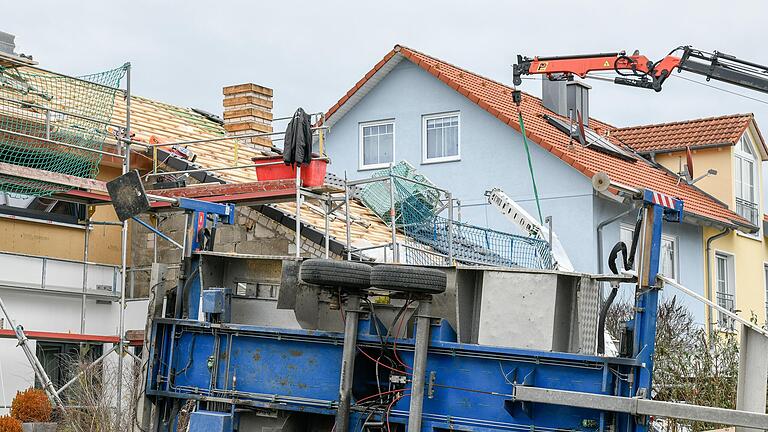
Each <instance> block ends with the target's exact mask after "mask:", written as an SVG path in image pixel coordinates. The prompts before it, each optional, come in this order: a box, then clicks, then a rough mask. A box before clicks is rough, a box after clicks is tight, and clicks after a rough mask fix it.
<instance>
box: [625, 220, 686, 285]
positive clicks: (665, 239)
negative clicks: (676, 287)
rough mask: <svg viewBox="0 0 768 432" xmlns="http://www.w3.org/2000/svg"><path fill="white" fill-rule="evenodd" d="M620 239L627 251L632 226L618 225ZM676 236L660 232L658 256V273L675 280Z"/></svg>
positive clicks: (676, 273)
mask: <svg viewBox="0 0 768 432" xmlns="http://www.w3.org/2000/svg"><path fill="white" fill-rule="evenodd" d="M619 230H620V233H619V234H620V240H621V241H622V242H624V244H626V245H627V253H629V248H630V247H632V233H633V232H634V231H635V229H634V227H633V226H630V225H624V224H622V225H621V226H620V227H619ZM677 249H678V248H677V237H675V236H671V235H667V234H662V235H661V257H659V273H661V274H662V275H664V276H666V277H668V278H670V279H675V280H677V278H678V264H677V263H678V250H677Z"/></svg>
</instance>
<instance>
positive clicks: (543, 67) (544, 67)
mask: <svg viewBox="0 0 768 432" xmlns="http://www.w3.org/2000/svg"><path fill="white" fill-rule="evenodd" d="M547 65H549V63H547V62H540V63H539V66H538V67H537V68H536V71H537V72H541V71H545V70H547Z"/></svg>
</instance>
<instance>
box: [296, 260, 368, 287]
mask: <svg viewBox="0 0 768 432" xmlns="http://www.w3.org/2000/svg"><path fill="white" fill-rule="evenodd" d="M299 275H300V276H299V277H300V278H301V280H302V281H304V282H306V283H308V284H313V285H323V286H331V287H340V288H350V289H368V288H370V287H371V266H369V265H368V264H363V263H356V262H351V261H336V260H329V259H309V260H306V261H304V262H303V263H302V264H301V269H300V270H299Z"/></svg>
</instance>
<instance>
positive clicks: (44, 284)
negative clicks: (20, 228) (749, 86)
mask: <svg viewBox="0 0 768 432" xmlns="http://www.w3.org/2000/svg"><path fill="white" fill-rule="evenodd" d="M0 269H9V270H10V269H12V271H4V272H0V287H3V288H12V289H26V290H36V291H40V292H47V293H51V294H54V293H55V294H70V295H82V294H83V293H85V294H86V295H88V296H91V297H97V298H99V297H100V298H104V299H109V300H114V299H116V298H118V297H119V296H120V267H119V266H116V265H108V264H101V263H93V262H82V261H75V260H66V259H59V258H51V257H45V256H36V255H26V254H19V253H11V252H0ZM83 282H85V283H83ZM83 285H85V287H83Z"/></svg>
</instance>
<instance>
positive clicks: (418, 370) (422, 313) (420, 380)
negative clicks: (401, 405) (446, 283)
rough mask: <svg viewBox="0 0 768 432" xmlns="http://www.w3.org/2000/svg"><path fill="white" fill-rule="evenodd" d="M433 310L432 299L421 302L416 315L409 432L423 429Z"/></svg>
mask: <svg viewBox="0 0 768 432" xmlns="http://www.w3.org/2000/svg"><path fill="white" fill-rule="evenodd" d="M431 312H432V299H431V298H427V299H425V300H421V301H420V302H419V312H418V313H419V314H418V316H417V317H416V346H415V347H414V353H413V378H412V379H411V406H410V408H409V409H408V411H409V414H408V429H407V432H420V431H421V413H422V411H423V408H424V383H425V382H426V377H425V375H426V372H427V370H426V369H427V354H428V353H427V351H428V350H429V330H430V327H431V322H430V321H431V319H430V317H429V315H430V313H431Z"/></svg>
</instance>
